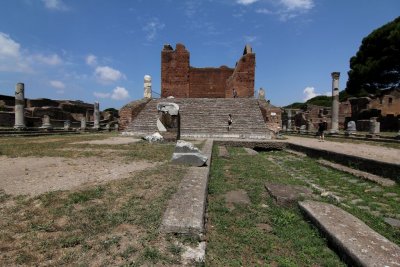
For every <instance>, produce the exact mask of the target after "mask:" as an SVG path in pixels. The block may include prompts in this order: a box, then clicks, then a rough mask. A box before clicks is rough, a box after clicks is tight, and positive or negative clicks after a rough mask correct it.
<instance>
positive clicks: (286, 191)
mask: <svg viewBox="0 0 400 267" xmlns="http://www.w3.org/2000/svg"><path fill="white" fill-rule="evenodd" d="M265 188H266V189H267V191H268V193H269V194H270V195H271V196H272V197H273V198H274V199H275V201H276V203H277V204H278V205H280V206H288V205H292V204H294V203H295V202H296V201H298V200H299V199H300V198H303V197H311V196H312V190H311V189H310V188H308V187H305V186H300V185H285V184H276V183H266V184H265Z"/></svg>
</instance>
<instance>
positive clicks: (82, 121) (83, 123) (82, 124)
mask: <svg viewBox="0 0 400 267" xmlns="http://www.w3.org/2000/svg"><path fill="white" fill-rule="evenodd" d="M85 130H86V117H82V118H81V131H85Z"/></svg>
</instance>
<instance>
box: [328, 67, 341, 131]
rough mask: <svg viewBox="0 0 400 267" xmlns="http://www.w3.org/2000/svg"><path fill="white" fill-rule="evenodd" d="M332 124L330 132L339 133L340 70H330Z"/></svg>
mask: <svg viewBox="0 0 400 267" xmlns="http://www.w3.org/2000/svg"><path fill="white" fill-rule="evenodd" d="M331 76H332V125H331V130H330V133H331V134H337V133H339V77H340V72H332V73H331Z"/></svg>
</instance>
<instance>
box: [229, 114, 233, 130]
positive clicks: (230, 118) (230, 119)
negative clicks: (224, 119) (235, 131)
mask: <svg viewBox="0 0 400 267" xmlns="http://www.w3.org/2000/svg"><path fill="white" fill-rule="evenodd" d="M232 122H233V120H232V115H231V114H228V132H229V131H230V130H231V125H232Z"/></svg>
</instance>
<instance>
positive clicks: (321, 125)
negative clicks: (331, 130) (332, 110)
mask: <svg viewBox="0 0 400 267" xmlns="http://www.w3.org/2000/svg"><path fill="white" fill-rule="evenodd" d="M326 128H327V127H326V121H325V120H320V122H319V123H318V136H319V142H324V141H325V136H324V131H325V130H326Z"/></svg>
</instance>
